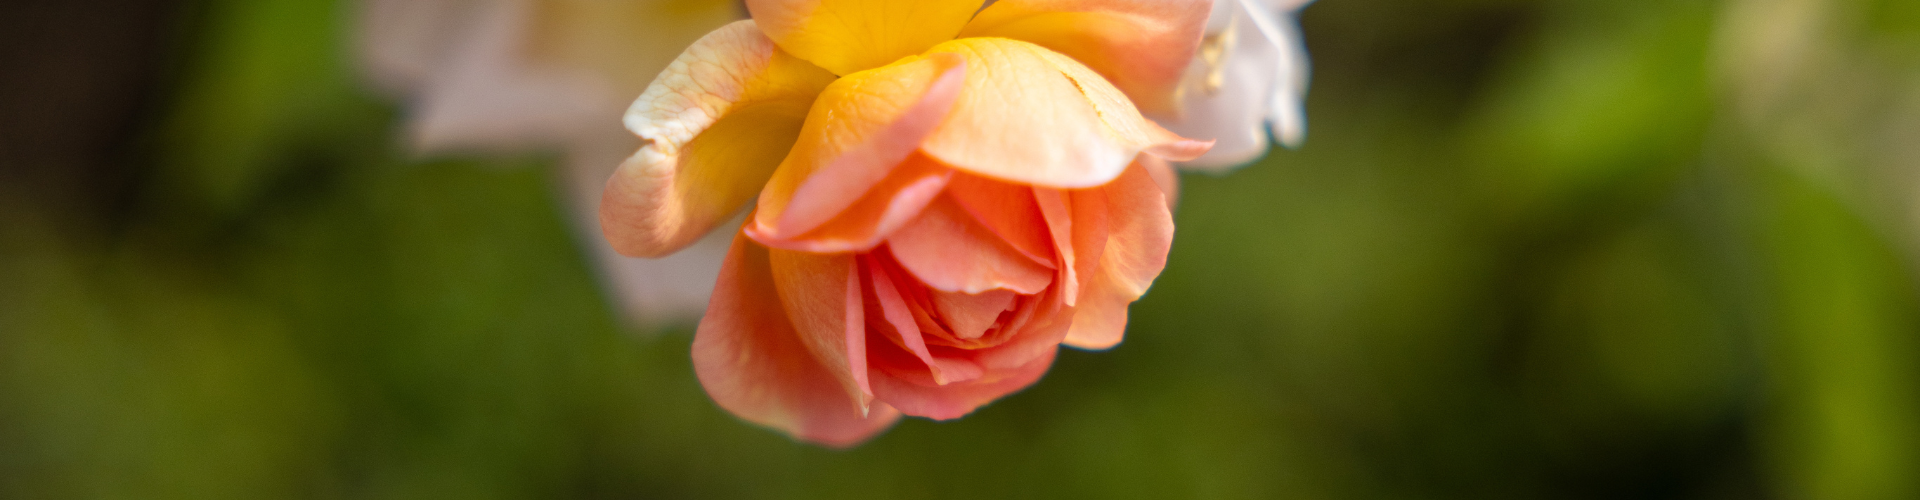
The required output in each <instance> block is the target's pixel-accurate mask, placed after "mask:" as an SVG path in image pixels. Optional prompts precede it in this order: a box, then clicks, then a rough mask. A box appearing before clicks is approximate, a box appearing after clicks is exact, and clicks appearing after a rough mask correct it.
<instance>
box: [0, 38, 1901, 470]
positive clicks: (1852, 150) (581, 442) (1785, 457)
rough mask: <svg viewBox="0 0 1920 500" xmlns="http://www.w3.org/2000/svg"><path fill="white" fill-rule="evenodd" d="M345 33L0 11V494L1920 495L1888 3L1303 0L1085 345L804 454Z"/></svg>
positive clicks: (1897, 81)
mask: <svg viewBox="0 0 1920 500" xmlns="http://www.w3.org/2000/svg"><path fill="white" fill-rule="evenodd" d="M351 7H352V6H351V5H350V4H349V3H346V2H342V1H339V0H193V1H162V0H85V1H64V2H63V1H52V0H21V1H17V2H10V3H9V4H8V6H7V7H4V8H0V12H4V13H0V42H4V47H0V64H4V70H3V71H0V107H3V108H0V119H3V120H4V123H0V135H3V136H4V137H0V162H4V163H0V497H4V498H23V499H24V498H35V499H40V498H47V499H58V498H192V499H228V498H235V499H239V498H315V499H322V498H356V499H357V498H369V499H377V498H408V499H413V498H459V499H492V498H499V499H508V498H730V497H744V498H856V497H861V498H866V497H871V498H1301V499H1364V498H1473V499H1505V498H1511V499H1531V498H1704V499H1734V498H1781V499H1915V498H1920V335H1916V334H1920V289H1917V288H1916V286H1915V285H1916V277H1920V274H1916V271H1915V263H1916V258H1920V244H1917V243H1920V238H1917V237H1916V235H1920V2H1913V1H1911V0H1711V1H1710V0H1581V1H1575V0H1549V1H1531V2H1528V1H1516V0H1417V1H1416V0H1405V1H1394V2H1389V1H1378V0H1323V1H1321V2H1320V3H1319V4H1316V5H1314V6H1312V7H1310V8H1309V9H1307V10H1306V11H1305V15H1304V16H1303V21H1302V23H1303V26H1304V29H1305V32H1306V34H1307V37H1308V46H1309V48H1310V50H1311V51H1312V53H1313V55H1314V60H1315V76H1314V88H1313V92H1312V95H1311V97H1310V102H1309V106H1308V111H1309V116H1310V119H1311V123H1312V127H1313V129H1312V135H1311V137H1310V138H1309V140H1308V142H1307V145H1306V147H1305V148H1303V149H1301V150H1298V151H1277V152H1275V153H1274V154H1272V155H1270V156H1269V157H1268V158H1266V159H1265V160H1264V161H1262V162H1261V163H1259V164H1256V165H1252V166H1249V167H1247V168H1245V169H1243V170H1241V171H1239V172H1237V173H1235V174H1233V175H1231V176H1226V177H1209V176H1188V177H1186V179H1185V185H1184V191H1183V195H1182V197H1181V198H1182V199H1181V202H1180V206H1179V208H1178V211H1177V218H1178V223H1179V239H1178V242H1177V243H1176V245H1175V247H1174V251H1173V255H1172V259H1171V263H1170V264H1169V266H1168V267H1167V270H1166V272H1165V274H1164V275H1162V276H1161V278H1160V280H1159V281H1158V283H1157V284H1156V286H1155V288H1154V290H1153V291H1152V293H1150V294H1149V295H1148V296H1147V297H1146V298H1145V299H1144V300H1142V301H1141V302H1139V303H1138V304H1136V305H1135V306H1134V308H1133V311H1134V316H1133V318H1134V319H1133V323H1132V325H1131V328H1130V330H1129V337H1128V340H1127V342H1126V343H1125V344H1123V345H1122V346H1120V347H1119V348H1117V349H1115V350H1113V351H1111V352H1102V353H1088V352H1079V351H1068V352H1066V353H1065V354H1064V355H1063V356H1062V357H1061V358H1060V360H1059V362H1058V363H1057V365H1056V366H1055V367H1054V369H1053V371H1052V372H1051V373H1050V374H1049V375H1048V376H1047V377H1046V378H1045V379H1043V380H1042V381H1041V382H1040V383H1039V384H1038V385H1036V386H1035V387H1033V388H1031V389H1029V390H1027V391H1025V392H1022V393H1019V394H1016V395H1014V396H1011V397H1008V398H1006V399H1004V400H1002V401H1000V402H998V403H995V404H993V405H991V406H989V407H987V408H984V409H982V410H981V411H979V412H977V413H975V414H974V415H972V416H970V417H967V418H965V419H963V420H960V421H955V422H946V423H936V422H930V421H925V420H918V419H909V420H907V421H905V422H903V423H902V424H901V425H900V426H899V427H897V428H895V429H894V430H893V431H892V432H890V433H887V434H885V435H883V436H881V437H880V438H878V439H876V440H874V441H872V442H870V443H868V444H866V445H864V446H862V447H859V448H856V449H852V450H847V451H832V450H825V449H820V448H816V447H812V446H807V445H801V444H796V443H794V442H791V441H789V440H788V439H786V438H784V437H782V436H780V435H778V434H775V433H772V432H768V431H765V430H762V429H759V428H755V427H752V426H749V425H746V424H743V423H741V422H739V421H737V420H735V419H734V418H732V417H731V416H729V415H728V414H726V413H725V412H723V411H721V410H719V409H718V408H716V407H715V406H714V405H713V404H712V403H711V402H710V401H709V400H708V399H707V397H706V395H705V394H704V393H703V392H702V391H701V389H700V386H699V384H698V383H697V382H696V381H695V379H694V377H693V371H692V369H691V367H690V366H689V361H688V359H687V351H688V345H689V342H690V341H691V326H690V325H684V326H682V327H680V328H675V329H668V330H667V331H661V332H643V331H639V330H637V329H634V328H630V327H624V326H622V325H623V322H622V321H620V320H619V319H618V317H617V314H616V312H615V310H614V308H612V307H611V306H610V305H609V301H608V299H606V298H605V297H603V295H602V291H601V288H600V286H599V285H598V284H597V282H596V281H595V280H596V278H595V277H594V275H593V271H592V267H591V264H590V262H589V260H588V258H587V253H586V251H585V250H584V249H582V248H580V247H579V245H578V244H577V243H576V239H575V238H574V237H573V236H572V235H571V233H570V229H569V226H568V223H567V220H568V219H567V215H566V214H565V211H564V209H563V208H562V203H561V201H560V200H559V199H558V197H559V196H561V195H560V194H559V193H561V192H562V191H563V190H562V189H561V188H559V187H557V186H556V184H557V182H558V181H557V180H556V179H557V176H556V175H555V174H554V172H553V169H554V168H555V167H554V165H555V164H556V163H557V162H556V159H555V157H554V155H526V156H522V157H515V158H475V159H451V160H426V161H423V160H415V159H413V158H414V156H412V155H410V154H407V153H405V152H404V150H403V149H402V148H401V147H400V146H399V145H398V143H397V142H396V139H395V134H396V131H397V130H398V129H399V127H400V125H399V122H398V119H399V118H400V117H401V113H400V111H399V107H398V103H395V102H392V101H390V100H387V99H384V98H381V97H379V96H377V95H376V94H374V93H373V92H371V91H368V90H366V89H365V87H364V85H363V83H362V82H363V81H364V80H363V79H362V78H361V76H359V75H357V74H356V71H355V70H354V64H353V63H352V61H351V60H350V59H351V57H350V51H349V50H347V48H346V47H347V46H348V45H349V44H348V43H347V42H346V41H345V40H344V38H345V37H346V35H345V33H346V32H347V25H348V23H349V22H350V21H351V19H352V15H351V13H350V9H351Z"/></svg>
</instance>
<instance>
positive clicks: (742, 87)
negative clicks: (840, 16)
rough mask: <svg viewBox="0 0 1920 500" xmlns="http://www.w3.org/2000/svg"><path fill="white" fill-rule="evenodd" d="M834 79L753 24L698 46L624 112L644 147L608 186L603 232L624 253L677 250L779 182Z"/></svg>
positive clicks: (603, 204) (728, 28)
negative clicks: (777, 169) (781, 168)
mask: <svg viewBox="0 0 1920 500" xmlns="http://www.w3.org/2000/svg"><path fill="white" fill-rule="evenodd" d="M832 79H833V75H831V74H828V73H827V72H826V71H825V70H821V69H820V68H817V67H814V66H813V65H811V64H808V63H807V62H805V61H801V60H799V59H795V58H793V57H792V56H789V55H786V54H785V53H782V52H780V51H779V50H778V49H776V48H775V47H774V46H773V43H772V42H771V41H769V40H767V38H766V37H765V36H762V35H761V34H760V32H759V30H757V29H755V28H754V26H753V22H752V21H740V22H737V23H733V24H730V25H727V26H726V27H724V28H721V29H719V30H717V31H714V32H713V33H711V34H709V35H707V36H706V38H702V39H700V41H699V42H695V43H694V45H693V46H692V47H689V48H688V49H687V51H686V53H684V54H681V55H680V58H679V59H678V60H675V61H674V62H673V64H671V65H669V66H668V67H667V70H666V71H665V72H663V73H661V74H660V77H659V78H658V79H656V80H654V83H653V85H652V86H650V87H648V88H647V91H646V93H643V94H641V95H640V98H639V99H638V100H636V101H634V103H633V107H632V108H630V109H629V110H628V111H627V116H626V124H627V129H629V130H632V131H633V133H634V134H636V135H639V136H640V138H641V140H643V141H645V144H644V145H643V146H641V147H640V151H639V152H637V153H635V154H634V155H633V157H632V158H629V159H627V161H626V162H625V163H623V164H622V165H621V166H620V169H619V170H617V171H615V172H614V175H613V178H612V179H610V180H608V181H607V191H606V196H605V198H603V199H602V200H601V204H600V225H601V227H602V229H604V230H605V231H606V234H607V239H608V241H609V242H610V243H612V244H613V247H614V249H616V250H619V251H620V253H623V254H627V255H635V256H644V257H655V256H660V255H665V254H668V253H672V252H673V251H675V250H679V249H680V248H682V247H685V246H686V245H688V244H691V243H692V242H693V241H694V240H696V239H698V238H699V237H700V236H701V235H702V234H705V233H706V232H707V231H709V230H712V229H713V227H714V226H715V225H717V224H719V223H721V222H723V221H725V220H726V219H727V217H728V216H729V215H731V214H732V213H733V212H734V211H736V210H738V209H739V208H740V207H741V206H742V205H744V204H745V203H746V202H747V201H748V200H751V199H753V196H754V194H755V193H757V192H759V190H760V187H761V185H762V184H764V183H765V182H766V180H767V178H768V177H769V176H770V175H772V172H773V168H774V166H776V165H778V164H779V162H780V160H781V159H782V158H784V157H785V156H786V152H787V149H788V145H790V144H792V143H793V141H794V138H795V137H797V136H798V134H799V131H800V125H801V122H802V120H804V119H805V116H806V109H807V108H808V107H809V106H810V105H811V103H812V102H813V98H814V96H816V95H818V94H819V92H820V90H821V89H824V88H826V86H827V83H829V82H830V81H832Z"/></svg>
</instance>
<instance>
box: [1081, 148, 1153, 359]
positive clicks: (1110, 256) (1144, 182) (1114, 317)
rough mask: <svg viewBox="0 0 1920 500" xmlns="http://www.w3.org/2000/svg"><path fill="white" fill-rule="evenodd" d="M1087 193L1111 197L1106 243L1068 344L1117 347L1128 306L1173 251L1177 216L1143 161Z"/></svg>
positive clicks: (1151, 281)
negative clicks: (1169, 209) (1169, 208)
mask: <svg viewBox="0 0 1920 500" xmlns="http://www.w3.org/2000/svg"><path fill="white" fill-rule="evenodd" d="M1075 195H1076V198H1077V197H1078V196H1081V193H1076V194H1075ZM1085 195H1086V196H1104V197H1105V198H1106V199H1107V203H1106V205H1107V210H1106V212H1107V223H1108V230H1107V244H1106V250H1105V251H1104V252H1102V253H1101V256H1100V266H1099V268H1098V269H1097V270H1095V271H1094V272H1093V277H1092V279H1091V280H1089V282H1088V284H1087V287H1086V288H1085V289H1083V291H1082V293H1081V296H1080V300H1079V303H1078V304H1077V305H1076V306H1075V308H1074V315H1073V326H1072V328H1070V329H1069V330H1068V331H1067V338H1066V340H1065V343H1066V344H1067V345H1070V346H1073V347H1078V348H1082V349H1107V348H1111V347H1113V346H1114V345H1117V344H1119V343H1120V340H1121V338H1122V335H1123V334H1124V333H1125V331H1126V326H1127V305H1128V304H1131V303H1133V301H1135V300H1138V299H1139V298H1140V296H1141V295H1144V294H1146V292H1147V287H1150V286H1152V285H1153V280H1154V278H1157V277H1159V276H1160V271H1161V270H1162V269H1165V268H1166V265H1167V252H1168V251H1169V250H1171V249H1172V247H1173V214H1172V212H1170V211H1168V209H1167V202H1166V196H1165V195H1164V194H1162V192H1161V190H1160V186H1159V185H1158V183H1156V182H1154V180H1153V176H1152V173H1151V172H1149V171H1148V170H1147V168H1146V164H1145V162H1141V163H1136V164H1135V167H1134V168H1130V169H1127V173H1125V174H1122V175H1121V176H1120V178H1119V179H1115V180H1114V181H1113V183H1112V184H1108V185H1107V186H1106V187H1104V188H1101V189H1099V190H1098V191H1095V192H1088V193H1085ZM1076 201H1077V200H1076Z"/></svg>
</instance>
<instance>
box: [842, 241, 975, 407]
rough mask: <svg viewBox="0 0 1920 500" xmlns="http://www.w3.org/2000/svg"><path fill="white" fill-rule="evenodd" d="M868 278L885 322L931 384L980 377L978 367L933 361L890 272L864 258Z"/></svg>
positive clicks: (948, 360) (970, 364) (870, 259)
mask: <svg viewBox="0 0 1920 500" xmlns="http://www.w3.org/2000/svg"><path fill="white" fill-rule="evenodd" d="M867 259H868V261H869V264H867V267H866V268H867V269H868V270H869V271H868V275H869V276H870V277H871V278H872V280H871V282H872V283H873V293H874V298H875V299H876V300H875V302H877V303H878V304H879V306H880V310H881V311H882V314H883V316H884V318H885V319H886V321H887V323H888V324H889V325H891V326H893V328H894V332H895V333H897V334H898V335H899V338H900V344H901V347H905V348H906V350H907V352H909V353H911V354H913V356H914V357H915V358H918V359H919V361H920V362H921V364H923V365H925V366H926V368H927V371H928V374H929V375H930V376H931V377H932V382H933V383H934V384H935V385H946V384H949V383H953V382H966V381H969V380H973V379H977V378H980V375H981V371H980V366H979V365H975V364H973V363H971V362H967V361H963V360H951V359H941V358H936V357H935V356H934V355H933V352H932V350H930V349H928V348H927V341H926V339H925V338H924V337H922V336H921V333H920V327H919V325H917V324H916V323H915V321H914V319H913V312H912V311H911V310H910V309H909V307H910V306H908V305H907V302H906V299H905V298H904V297H902V296H901V294H900V290H899V288H898V287H896V286H894V284H893V277H892V276H891V275H892V274H893V273H892V272H889V271H888V270H886V269H884V268H881V266H880V265H879V263H877V262H872V257H867Z"/></svg>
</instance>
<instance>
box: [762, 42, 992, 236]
mask: <svg viewBox="0 0 1920 500" xmlns="http://www.w3.org/2000/svg"><path fill="white" fill-rule="evenodd" d="M965 74H966V71H965V62H964V61H963V60H962V59H960V58H959V57H956V56H953V55H951V54H941V55H936V56H933V57H916V58H913V59H909V60H906V61H902V62H900V63H898V64H894V65H891V66H887V67H885V68H880V69H876V70H872V71H863V72H860V73H856V74H853V75H848V76H847V77H846V78H841V79H840V80H838V81H835V82H834V83H833V84H832V85H829V86H828V87H827V88H826V90H825V91H823V92H822V93H821V94H820V98H819V100H818V101H816V102H815V103H814V106H813V109H812V110H811V111H809V112H808V114H807V120H806V124H805V125H804V126H803V127H802V128H801V129H800V138H799V141H798V142H797V143H795V144H794V147H793V151H792V153H791V154H789V155H787V157H786V159H785V160H784V161H782V162H781V163H780V167H779V169H778V170H776V171H775V172H774V174H773V177H772V178H771V179H769V180H768V182H767V186H766V189H765V190H763V191H762V192H761V194H760V203H759V209H758V211H757V213H755V214H754V218H753V220H752V221H751V222H750V225H749V234H752V235H754V237H755V238H756V239H758V240H761V241H762V242H764V243H769V244H774V243H773V242H776V241H780V240H790V239H795V238H799V237H800V236H801V235H803V234H805V233H807V232H809V231H812V230H814V229H815V228H817V227H820V226H821V225H822V224H826V223H827V222H828V221H829V220H831V219H833V218H834V217H836V216H838V215H840V214H841V213H842V212H845V211H846V210H847V209H848V208H849V207H851V206H853V205H854V204H855V203H856V202H857V201H859V200H860V198H861V197H862V196H863V195H864V194H865V193H867V192H868V191H869V190H871V189H872V188H873V187H874V185H875V184H878V183H880V182H881V181H882V180H884V179H886V178H887V176H888V174H889V173H890V172H892V171H893V170H894V169H895V167H896V166H899V165H901V164H902V163H903V162H906V161H908V159H909V157H910V155H912V154H913V152H914V150H915V149H916V148H917V147H918V146H919V144H920V142H921V141H922V140H923V139H925V137H926V136H927V134H929V133H931V132H932V131H933V129H934V127H936V126H938V125H939V123H940V121H941V119H942V118H944V117H945V116H946V115H947V113H948V111H949V110H951V109H952V106H953V102H954V99H955V98H956V96H957V95H958V94H959V92H960V89H961V83H962V82H963V78H964V75H965Z"/></svg>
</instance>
